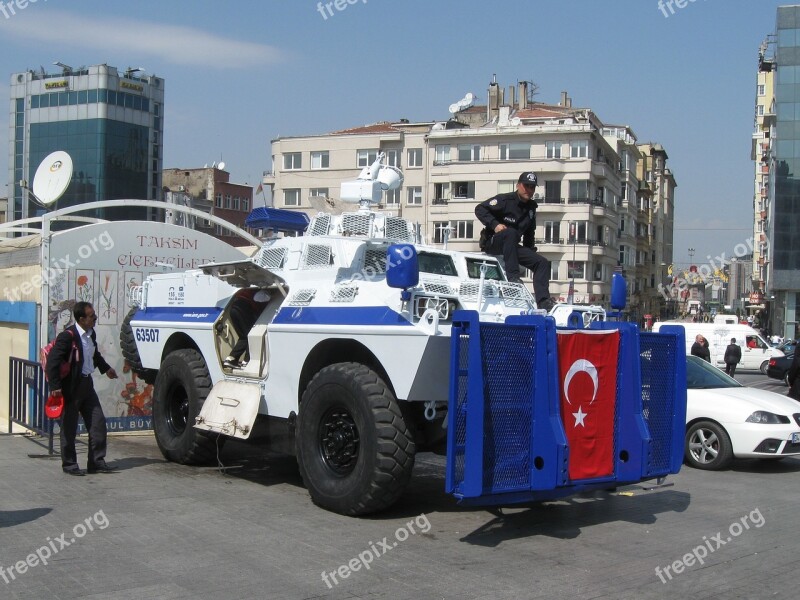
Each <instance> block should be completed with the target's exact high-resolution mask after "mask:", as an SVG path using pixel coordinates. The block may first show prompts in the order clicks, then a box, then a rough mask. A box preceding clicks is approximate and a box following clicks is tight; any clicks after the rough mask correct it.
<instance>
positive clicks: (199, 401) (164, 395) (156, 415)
mask: <svg viewBox="0 0 800 600" xmlns="http://www.w3.org/2000/svg"><path fill="white" fill-rule="evenodd" d="M210 391H211V377H210V376H209V374H208V368H207V366H206V361H205V360H204V359H203V357H202V356H201V355H200V353H199V352H197V351H196V350H190V349H185V350H176V351H175V352H172V353H170V354H169V355H168V356H167V358H166V359H164V362H163V363H161V368H160V369H159V370H158V377H156V382H155V387H154V389H153V429H154V430H155V436H156V442H157V443H158V447H159V449H160V450H161V453H162V454H163V455H164V457H165V458H167V459H168V460H171V461H173V462H177V463H181V464H187V465H189V464H208V463H210V462H213V460H214V458H215V457H216V452H217V450H218V449H219V448H220V447H221V446H222V443H223V442H224V441H225V439H226V438H224V437H220V438H219V439H217V436H216V435H212V434H208V433H206V432H203V431H200V430H199V429H195V427H194V423H195V417H197V415H199V414H200V409H201V408H202V407H203V402H204V401H205V399H206V397H207V396H208V393H209V392H210Z"/></svg>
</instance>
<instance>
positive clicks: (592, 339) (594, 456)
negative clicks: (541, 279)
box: [557, 330, 619, 480]
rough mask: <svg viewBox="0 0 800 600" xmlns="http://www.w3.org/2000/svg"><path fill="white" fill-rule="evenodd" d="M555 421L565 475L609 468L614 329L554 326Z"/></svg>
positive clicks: (586, 476) (599, 472)
mask: <svg viewBox="0 0 800 600" xmlns="http://www.w3.org/2000/svg"><path fill="white" fill-rule="evenodd" d="M557 339H558V372H559V380H560V381H561V383H560V392H561V422H562V423H563V425H564V431H565V432H566V434H567V443H568V444H569V478H570V479H573V480H574V479H592V478H595V477H605V476H608V475H611V474H612V473H613V472H614V407H615V405H616V398H617V361H618V357H619V332H618V331H586V330H575V331H559V332H558V337H557Z"/></svg>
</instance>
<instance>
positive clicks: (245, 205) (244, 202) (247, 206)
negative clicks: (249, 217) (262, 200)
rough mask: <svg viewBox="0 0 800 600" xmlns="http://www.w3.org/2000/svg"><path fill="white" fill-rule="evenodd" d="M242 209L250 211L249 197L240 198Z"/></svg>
mask: <svg viewBox="0 0 800 600" xmlns="http://www.w3.org/2000/svg"><path fill="white" fill-rule="evenodd" d="M242 210H243V211H245V212H250V198H242Z"/></svg>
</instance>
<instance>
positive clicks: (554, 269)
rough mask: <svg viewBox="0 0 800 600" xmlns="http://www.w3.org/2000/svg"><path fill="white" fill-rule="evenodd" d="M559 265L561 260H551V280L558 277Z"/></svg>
mask: <svg viewBox="0 0 800 600" xmlns="http://www.w3.org/2000/svg"><path fill="white" fill-rule="evenodd" d="M558 265H559V262H558V261H557V260H554V261H551V262H550V280H551V281H554V280H557V279H558Z"/></svg>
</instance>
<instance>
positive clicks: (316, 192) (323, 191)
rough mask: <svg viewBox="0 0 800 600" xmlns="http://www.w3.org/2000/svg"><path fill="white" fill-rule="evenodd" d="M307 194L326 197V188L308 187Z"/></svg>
mask: <svg viewBox="0 0 800 600" xmlns="http://www.w3.org/2000/svg"><path fill="white" fill-rule="evenodd" d="M308 195H309V196H310V197H311V198H313V197H314V196H322V197H323V198H327V197H328V188H310V189H309V190H308Z"/></svg>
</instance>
